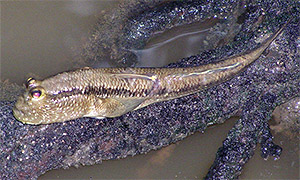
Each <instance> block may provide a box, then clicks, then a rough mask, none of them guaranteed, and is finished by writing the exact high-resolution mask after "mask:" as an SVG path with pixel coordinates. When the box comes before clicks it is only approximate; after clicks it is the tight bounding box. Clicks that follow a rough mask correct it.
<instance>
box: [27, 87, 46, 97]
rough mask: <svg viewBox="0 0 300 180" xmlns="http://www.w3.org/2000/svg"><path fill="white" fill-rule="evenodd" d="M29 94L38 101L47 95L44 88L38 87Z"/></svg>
mask: <svg viewBox="0 0 300 180" xmlns="http://www.w3.org/2000/svg"><path fill="white" fill-rule="evenodd" d="M29 94H30V96H31V97H32V98H33V99H35V100H38V99H40V98H42V97H43V96H44V95H45V91H44V89H43V88H41V87H37V88H33V89H31V90H30V92H29Z"/></svg>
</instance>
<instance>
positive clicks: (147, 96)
mask: <svg viewBox="0 0 300 180" xmlns="http://www.w3.org/2000/svg"><path fill="white" fill-rule="evenodd" d="M284 27H285V25H284V26H283V27H282V28H280V29H279V30H278V31H277V32H275V33H274V34H273V35H271V37H269V38H268V39H266V40H265V41H264V42H262V43H261V44H260V45H259V46H258V47H257V48H255V49H253V50H251V51H248V52H245V53H242V54H239V55H235V56H232V57H229V58H226V59H224V60H222V61H219V62H217V63H213V64H207V65H202V66H196V67H188V68H98V69H92V68H82V69H78V70H75V71H70V72H63V73H60V74H57V75H55V76H52V77H50V78H47V79H44V80H43V81H38V80H35V79H33V78H29V79H28V80H27V83H26V87H27V89H26V92H25V93H24V94H23V95H22V96H20V97H19V99H18V101H17V103H16V104H15V107H14V109H13V112H14V116H15V117H16V118H17V119H18V120H20V121H21V122H23V123H27V124H49V123H54V122H64V121H67V120H72V119H76V118H80V117H95V118H105V117H117V116H121V115H123V114H125V113H127V112H129V111H133V110H137V109H140V108H143V107H145V106H147V105H149V104H152V103H155V102H160V101H167V100H170V99H174V98H179V97H182V96H186V95H189V94H192V93H196V92H199V91H201V90H203V89H206V88H209V87H212V86H214V85H216V84H218V83H220V82H224V81H226V80H228V79H230V78H232V77H234V76H235V75H236V74H238V73H240V72H241V71H243V69H245V68H246V67H247V66H248V65H250V64H251V63H252V62H254V61H255V60H256V59H258V58H259V56H260V55H261V54H262V53H263V51H264V50H265V49H266V48H267V47H268V46H269V45H270V44H271V42H272V41H273V40H274V39H275V38H276V37H277V36H278V35H279V34H280V33H281V31H282V30H283V28H284Z"/></svg>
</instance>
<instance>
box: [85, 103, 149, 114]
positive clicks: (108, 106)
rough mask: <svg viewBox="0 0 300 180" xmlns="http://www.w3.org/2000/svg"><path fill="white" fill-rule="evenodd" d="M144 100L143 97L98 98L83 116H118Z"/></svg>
mask: <svg viewBox="0 0 300 180" xmlns="http://www.w3.org/2000/svg"><path fill="white" fill-rule="evenodd" d="M144 101H145V99H144V98H139V99H137V98H131V99H127V98H117V99H115V98H107V99H103V98H98V100H97V102H96V103H95V105H94V107H92V108H91V110H90V112H89V113H88V114H86V115H85V116H86V117H95V118H104V117H118V116H121V115H123V114H125V113H127V112H129V111H132V110H134V109H135V108H136V107H137V106H139V105H140V104H141V103H142V102H144Z"/></svg>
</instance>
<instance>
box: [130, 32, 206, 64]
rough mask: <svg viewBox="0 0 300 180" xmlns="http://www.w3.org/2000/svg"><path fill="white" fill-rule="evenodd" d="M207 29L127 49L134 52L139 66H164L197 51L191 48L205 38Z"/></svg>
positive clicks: (195, 46)
mask: <svg viewBox="0 0 300 180" xmlns="http://www.w3.org/2000/svg"><path fill="white" fill-rule="evenodd" d="M207 31H209V29H205V30H200V31H196V32H188V33H183V34H179V35H177V36H175V37H171V38H170V39H168V40H166V41H163V42H159V43H157V44H154V45H150V47H145V49H141V50H134V49H130V50H129V51H131V52H133V53H135V55H136V56H137V57H138V62H139V64H138V66H139V67H161V66H165V65H167V64H169V63H171V62H176V60H179V59H181V58H183V57H188V56H191V55H193V54H195V53H197V52H194V51H193V49H195V48H197V47H198V46H199V42H202V41H203V40H204V39H205V35H206V34H205V32H207ZM179 49H180V50H179ZM197 51H198V48H197Z"/></svg>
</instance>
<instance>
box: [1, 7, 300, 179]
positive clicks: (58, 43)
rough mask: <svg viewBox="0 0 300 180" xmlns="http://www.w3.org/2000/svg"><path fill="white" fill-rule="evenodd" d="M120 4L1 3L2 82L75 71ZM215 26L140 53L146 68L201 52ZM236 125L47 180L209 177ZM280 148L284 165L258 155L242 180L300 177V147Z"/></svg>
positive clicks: (187, 31) (183, 32) (176, 35)
mask: <svg viewBox="0 0 300 180" xmlns="http://www.w3.org/2000/svg"><path fill="white" fill-rule="evenodd" d="M116 3H117V2H115V1H80V2H77V1H76V2H75V1H55V2H50V1H29V2H24V1H22V2H21V1H19V2H1V63H0V65H1V73H0V74H1V80H5V79H9V80H10V81H12V82H16V83H18V84H22V83H23V82H24V80H25V79H26V77H28V76H29V75H30V74H28V73H32V74H35V75H36V76H37V77H40V78H44V77H47V76H49V75H53V74H56V73H58V72H61V71H65V70H68V69H72V68H74V67H73V65H72V63H71V62H72V61H70V59H72V57H73V55H74V49H76V48H77V47H79V46H80V44H81V43H82V42H83V41H84V40H85V39H86V38H87V37H88V36H87V35H88V32H89V29H90V28H91V27H92V26H93V24H94V23H95V22H96V20H97V16H99V12H101V11H104V10H106V11H108V10H110V9H111V8H112V7H113V6H115V5H116ZM211 25H212V26H213V25H214V23H212V24H211ZM208 28H209V26H205V25H204V26H201V28H199V24H198V25H192V26H191V27H188V28H186V27H182V28H181V29H180V28H179V29H176V30H174V31H170V32H168V33H167V34H163V36H161V37H157V38H156V39H153V40H152V42H150V43H149V44H148V45H147V47H146V48H145V50H139V51H136V52H137V53H138V55H139V57H140V58H141V59H140V64H139V66H162V65H165V64H167V63H168V62H169V61H170V59H171V60H174V59H180V58H181V57H185V56H188V55H190V54H193V53H196V52H197V49H194V46H195V44H197V46H199V44H198V43H201V42H203V37H204V36H205V33H206V32H207V31H208ZM171 40H174V41H171ZM176 44H184V45H183V46H184V47H186V48H185V49H183V48H182V47H179V48H178V47H177V48H178V49H180V51H181V53H180V54H176V56H173V55H174V54H175V52H180V51H179V50H174V49H175V46H176ZM161 49H162V50H161ZM165 52H167V53H165ZM149 57H151V58H150V59H149ZM153 57H155V58H153ZM147 58H148V59H147ZM161 59H164V61H161ZM155 60H158V61H155ZM107 66H109V64H108V63H107ZM235 120H236V119H231V120H228V121H227V122H226V123H225V124H222V125H218V126H215V127H210V128H208V129H207V130H206V131H205V133H204V134H202V133H196V134H194V135H193V136H190V137H188V138H186V139H185V140H183V141H181V142H178V143H176V144H173V145H171V146H168V147H165V148H162V149H161V150H158V151H151V152H150V153H148V154H146V155H138V156H135V157H128V158H125V159H122V160H112V161H104V162H103V163H102V164H100V165H94V166H86V167H80V168H70V169H68V170H53V171H50V172H47V173H46V174H45V175H43V176H41V177H40V178H39V179H88V178H93V179H104V178H106V179H112V178H114V179H116V178H126V179H129V178H135V179H136V178H140V179H146V178H147V179H162V178H164V179H185V178H188V179H197V178H200V179H201V178H202V177H203V176H205V174H206V172H207V171H208V168H209V167H210V165H211V164H212V162H213V160H214V158H215V153H216V151H217V149H218V147H220V146H221V144H222V140H223V139H224V138H225V137H226V135H227V133H228V131H229V130H230V129H231V127H232V126H233V124H234V122H235ZM275 142H276V143H277V144H280V145H281V146H282V147H283V149H284V150H283V153H282V156H281V158H280V159H279V160H277V161H274V160H273V159H268V160H267V161H265V160H263V159H262V158H261V157H260V156H259V151H256V154H255V156H254V157H253V158H252V159H251V160H250V161H249V163H247V164H246V166H245V169H244V171H243V174H242V175H241V178H242V179H296V178H298V177H299V142H298V141H291V140H288V139H287V138H285V137H284V136H281V134H277V135H275Z"/></svg>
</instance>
